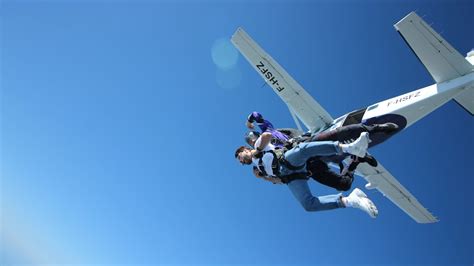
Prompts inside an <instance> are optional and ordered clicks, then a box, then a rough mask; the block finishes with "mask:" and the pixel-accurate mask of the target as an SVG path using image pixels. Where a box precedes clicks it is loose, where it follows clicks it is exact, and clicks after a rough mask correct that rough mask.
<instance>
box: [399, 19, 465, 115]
mask: <svg viewBox="0 0 474 266" xmlns="http://www.w3.org/2000/svg"><path fill="white" fill-rule="evenodd" d="M394 27H395V29H396V30H397V31H398V33H400V35H401V36H402V38H403V39H404V40H405V42H406V43H407V44H408V46H409V47H410V48H411V49H412V51H413V52H414V53H415V55H416V56H417V57H418V59H419V60H420V61H421V63H422V64H423V65H424V66H425V67H426V69H427V70H428V72H429V73H430V74H431V76H432V77H433V79H434V80H435V81H436V83H441V82H443V81H447V80H450V79H453V78H457V77H460V76H464V75H466V74H468V73H470V72H473V71H474V66H473V65H472V64H471V63H469V62H468V61H467V60H466V59H465V58H464V57H463V56H462V55H461V54H460V53H459V52H458V51H456V49H454V48H453V47H452V46H451V45H450V44H449V43H448V42H447V41H446V40H444V39H443V37H441V35H439V34H438V33H437V32H436V31H434V30H433V29H432V28H431V27H430V26H429V25H428V24H427V23H426V22H425V21H424V20H423V19H422V18H420V17H419V16H418V15H417V14H416V13H415V12H411V13H410V14H408V15H407V16H406V17H404V18H403V19H402V20H400V21H399V22H398V23H397V24H395V25H394ZM471 96H472V93H471ZM456 100H457V99H456ZM458 103H459V101H458ZM461 105H463V106H464V107H465V105H464V104H461ZM471 107H472V102H471ZM471 111H472V110H471ZM471 113H472V112H471Z"/></svg>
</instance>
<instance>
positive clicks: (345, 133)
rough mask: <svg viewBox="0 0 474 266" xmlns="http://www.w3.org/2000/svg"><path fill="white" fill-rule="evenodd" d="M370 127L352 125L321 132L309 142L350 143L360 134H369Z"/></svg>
mask: <svg viewBox="0 0 474 266" xmlns="http://www.w3.org/2000/svg"><path fill="white" fill-rule="evenodd" d="M370 127H371V126H366V125H363V124H354V125H348V126H343V127H339V128H336V129H333V130H330V131H327V132H322V133H319V134H316V135H314V136H313V137H312V138H311V141H328V140H329V141H340V142H346V141H350V140H351V139H352V140H354V139H356V138H358V137H359V136H360V133H362V132H369V133H370V129H371V128H370Z"/></svg>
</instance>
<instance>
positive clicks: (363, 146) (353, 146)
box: [340, 132, 370, 157]
mask: <svg viewBox="0 0 474 266" xmlns="http://www.w3.org/2000/svg"><path fill="white" fill-rule="evenodd" d="M369 143H370V139H369V133H368V132H362V133H361V134H360V137H359V138H357V139H356V140H355V141H354V142H352V143H349V144H340V146H341V149H342V151H343V152H345V153H349V154H352V155H355V156H357V157H365V154H366V153H367V148H368V147H369Z"/></svg>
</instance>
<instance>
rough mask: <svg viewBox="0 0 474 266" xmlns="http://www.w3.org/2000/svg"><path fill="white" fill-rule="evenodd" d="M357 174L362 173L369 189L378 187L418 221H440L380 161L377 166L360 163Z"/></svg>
mask: <svg viewBox="0 0 474 266" xmlns="http://www.w3.org/2000/svg"><path fill="white" fill-rule="evenodd" d="M356 174H359V175H361V176H362V177H363V178H364V179H365V180H366V181H367V182H369V183H368V184H367V185H365V187H366V188H367V189H374V188H376V189H377V190H378V191H380V192H381V193H382V194H383V195H384V196H385V197H387V198H389V199H390V200H391V201H392V202H393V203H394V204H395V205H397V206H398V207H399V208H400V209H402V210H403V211H404V212H405V213H406V214H408V215H409V216H410V217H411V218H413V219H414V220H415V221H416V222H418V223H435V222H437V221H438V219H437V218H436V217H434V216H433V214H431V213H430V212H429V211H428V210H427V209H426V208H425V207H423V206H422V205H421V204H420V202H418V200H417V199H416V198H415V197H414V196H413V195H412V194H411V193H410V192H409V191H408V190H407V189H406V188H405V187H403V186H402V184H400V183H399V182H398V181H397V179H395V177H393V176H392V174H390V173H389V172H388V171H387V170H386V169H385V168H384V167H383V166H382V165H381V164H380V163H379V164H378V166H377V167H371V166H369V165H367V164H360V165H359V166H358V167H357V169H356Z"/></svg>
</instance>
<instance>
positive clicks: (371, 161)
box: [358, 154, 379, 167]
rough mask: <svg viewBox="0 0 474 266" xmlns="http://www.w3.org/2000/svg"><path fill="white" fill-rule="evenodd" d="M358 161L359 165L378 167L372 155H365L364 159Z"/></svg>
mask: <svg viewBox="0 0 474 266" xmlns="http://www.w3.org/2000/svg"><path fill="white" fill-rule="evenodd" d="M358 159H359V162H361V163H368V164H369V165H370V166H372V167H377V165H379V163H378V162H377V160H376V159H375V158H374V156H372V155H368V154H367V155H365V157H364V158H360V157H359V158H358Z"/></svg>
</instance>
